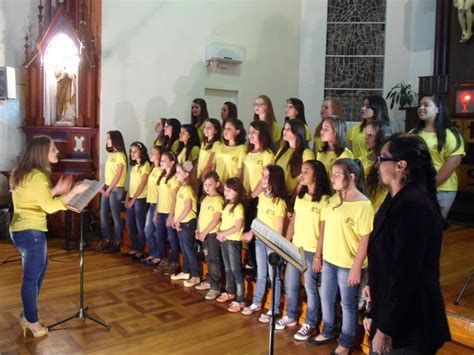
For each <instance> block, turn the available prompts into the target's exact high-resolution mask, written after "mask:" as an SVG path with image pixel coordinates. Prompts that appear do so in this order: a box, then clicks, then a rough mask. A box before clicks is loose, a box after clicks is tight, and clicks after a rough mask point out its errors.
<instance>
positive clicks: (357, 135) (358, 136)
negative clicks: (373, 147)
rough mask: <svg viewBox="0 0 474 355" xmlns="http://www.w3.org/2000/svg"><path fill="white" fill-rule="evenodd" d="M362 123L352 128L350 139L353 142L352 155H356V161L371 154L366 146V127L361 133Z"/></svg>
mask: <svg viewBox="0 0 474 355" xmlns="http://www.w3.org/2000/svg"><path fill="white" fill-rule="evenodd" d="M360 125H361V124H360V123H358V124H356V125H355V126H354V127H352V130H351V133H350V135H349V137H348V139H349V140H350V141H351V142H352V153H353V154H354V158H355V159H360V158H361V157H363V156H365V155H367V154H369V150H368V149H367V147H366V146H365V131H366V127H364V129H363V130H362V132H361V131H360Z"/></svg>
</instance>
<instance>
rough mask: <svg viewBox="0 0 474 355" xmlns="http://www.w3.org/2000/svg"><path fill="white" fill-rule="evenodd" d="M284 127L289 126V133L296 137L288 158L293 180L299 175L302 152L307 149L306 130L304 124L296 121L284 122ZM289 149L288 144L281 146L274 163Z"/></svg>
mask: <svg viewBox="0 0 474 355" xmlns="http://www.w3.org/2000/svg"><path fill="white" fill-rule="evenodd" d="M285 125H289V126H290V130H291V132H292V133H293V134H294V135H295V137H296V142H295V151H294V152H293V155H292V156H291V158H290V174H291V177H293V178H295V177H297V176H298V175H300V173H301V165H302V164H303V152H304V151H305V149H308V142H307V141H306V130H305V127H304V123H303V122H301V121H298V120H289V121H286V122H285ZM289 148H290V144H289V143H288V142H286V141H285V143H283V146H282V147H281V148H280V150H279V151H278V153H277V156H276V157H275V162H277V161H278V159H280V158H281V157H282V156H283V154H285V152H286V151H287V150H288V149H289Z"/></svg>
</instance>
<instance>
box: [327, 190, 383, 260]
mask: <svg viewBox="0 0 474 355" xmlns="http://www.w3.org/2000/svg"><path fill="white" fill-rule="evenodd" d="M339 205H340V206H339ZM336 206H339V207H336ZM321 221H324V223H325V224H324V244H323V259H324V260H326V261H327V262H330V263H331V264H334V265H336V266H339V267H343V268H346V269H350V268H351V267H352V264H353V263H354V258H355V256H356V254H357V250H358V249H359V242H360V238H361V237H362V236H364V235H367V234H370V232H372V228H373V222H374V208H373V207H372V204H371V202H370V201H369V200H363V201H353V202H347V201H344V202H343V203H342V204H341V200H340V196H339V194H336V195H334V196H332V197H331V198H330V199H329V203H328V204H327V205H326V206H325V207H324V208H323V210H322V211H321ZM362 267H363V268H365V267H367V258H366V259H365V261H364V264H363V266H362Z"/></svg>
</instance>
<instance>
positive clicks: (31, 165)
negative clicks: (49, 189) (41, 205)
mask: <svg viewBox="0 0 474 355" xmlns="http://www.w3.org/2000/svg"><path fill="white" fill-rule="evenodd" d="M52 142H53V141H52V140H51V138H50V137H48V136H35V137H33V138H32V139H31V140H30V141H28V143H27V144H26V149H25V152H24V153H23V155H22V156H21V158H20V161H19V163H18V165H17V167H16V168H15V170H13V172H12V175H11V176H10V189H11V190H15V189H16V188H17V187H18V186H20V185H21V184H22V183H23V181H24V179H25V177H26V176H27V175H28V174H29V173H30V172H31V171H32V170H33V169H38V170H39V171H41V172H42V173H44V174H46V175H48V176H49V175H50V174H51V164H50V163H49V159H48V156H49V150H50V149H51V143H52Z"/></svg>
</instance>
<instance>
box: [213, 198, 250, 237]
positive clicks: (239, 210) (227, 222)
mask: <svg viewBox="0 0 474 355" xmlns="http://www.w3.org/2000/svg"><path fill="white" fill-rule="evenodd" d="M231 208H232V204H230V203H228V204H227V206H225V207H224V210H223V211H222V216H221V226H220V228H219V230H221V231H225V230H227V229H230V228H232V227H234V226H235V222H236V221H237V220H239V219H242V228H241V229H240V230H239V231H238V232H236V233H234V234H231V235H228V236H227V240H233V241H239V240H241V239H242V233H243V232H244V221H243V219H244V206H242V204H241V203H239V204H238V205H237V206H235V208H234V211H233V212H230V209H231Z"/></svg>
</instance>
